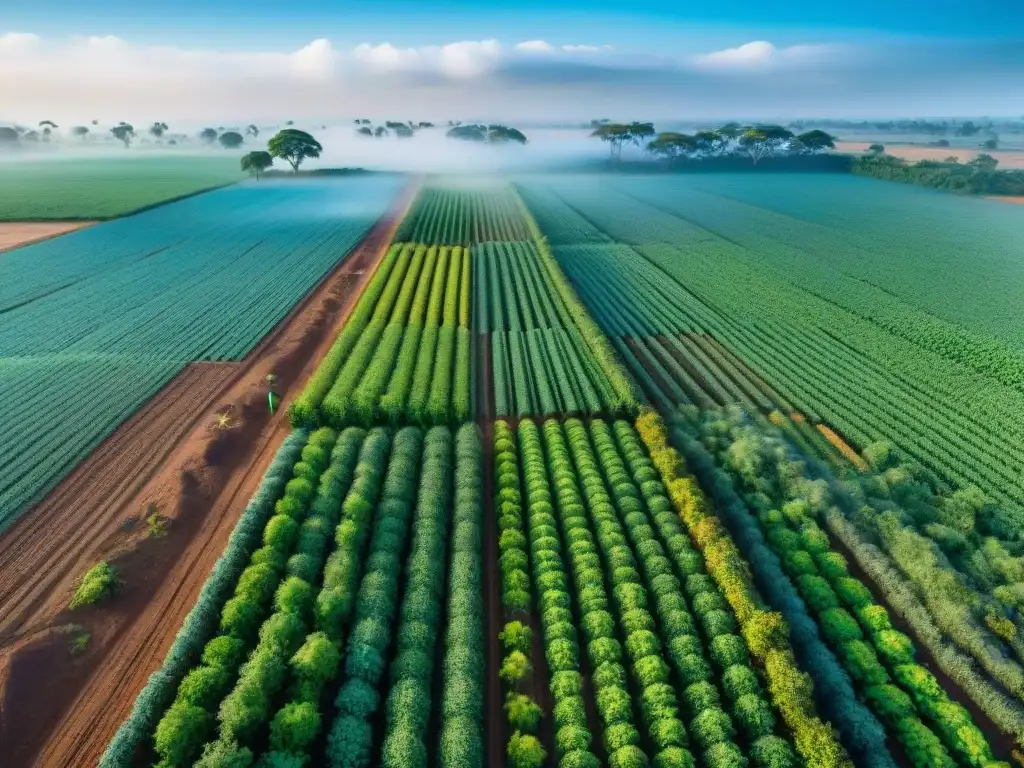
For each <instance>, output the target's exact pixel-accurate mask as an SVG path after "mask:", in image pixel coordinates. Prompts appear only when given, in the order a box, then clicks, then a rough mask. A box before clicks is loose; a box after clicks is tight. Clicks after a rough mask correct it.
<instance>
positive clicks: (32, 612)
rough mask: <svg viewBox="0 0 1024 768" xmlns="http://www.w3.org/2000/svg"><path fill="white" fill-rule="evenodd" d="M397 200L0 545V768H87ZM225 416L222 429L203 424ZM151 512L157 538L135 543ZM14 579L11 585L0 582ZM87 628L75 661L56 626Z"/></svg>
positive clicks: (330, 336) (341, 315) (356, 287)
mask: <svg viewBox="0 0 1024 768" xmlns="http://www.w3.org/2000/svg"><path fill="white" fill-rule="evenodd" d="M411 194H412V190H411V189H410V190H407V192H406V193H405V194H403V195H402V196H401V197H400V199H399V200H398V201H397V202H396V204H395V206H394V207H393V208H392V211H391V212H390V213H389V214H388V215H387V216H385V217H384V218H383V219H382V220H381V221H380V222H379V223H378V224H377V225H376V226H375V227H374V229H372V230H371V231H370V233H369V234H368V236H367V238H366V239H365V240H364V241H363V243H362V244H361V245H360V246H359V247H358V249H357V250H356V252H354V253H353V254H352V255H351V256H350V257H349V258H348V259H346V261H345V262H344V263H343V264H342V265H341V266H339V267H338V268H336V269H335V270H334V271H333V272H332V273H330V274H329V275H328V276H327V277H326V278H325V279H324V280H323V281H322V282H321V283H320V284H319V285H318V286H317V287H316V288H315V289H314V290H313V291H312V292H311V293H310V294H309V295H307V297H306V298H305V299H304V300H303V301H302V302H300V303H299V304H298V305H297V306H296V307H295V309H293V310H292V312H291V313H290V314H289V316H288V317H286V318H285V320H284V321H283V322H282V323H281V324H280V325H279V326H278V327H277V328H276V329H275V330H274V331H273V332H272V333H271V334H270V336H268V337H267V338H266V339H265V340H264V341H263V342H262V343H261V344H260V345H259V346H258V347H257V348H256V349H255V350H254V351H253V352H252V354H250V355H249V357H247V358H246V359H245V360H244V361H242V362H241V363H230V364H219V365H211V364H198V365H196V364H194V365H192V366H189V368H187V369H186V370H185V371H184V372H183V373H182V374H180V375H179V376H178V377H176V378H175V379H174V380H173V381H172V382H171V383H170V384H169V385H168V386H167V387H166V388H165V389H164V390H162V391H161V393H159V394H158V395H157V396H156V398H154V399H153V400H152V401H151V402H150V403H149V404H148V405H147V406H146V407H145V408H144V409H143V410H142V411H140V412H139V413H138V414H137V415H136V416H135V417H133V418H132V419H130V420H129V421H128V422H126V423H125V424H124V425H122V427H120V428H119V429H118V430H117V431H115V433H114V434H113V435H111V437H110V438H108V439H107V440H106V441H105V442H104V443H103V444H102V445H101V446H100V447H99V448H98V449H97V450H96V451H95V452H94V453H93V454H92V455H91V456H90V457H89V458H88V459H87V460H86V461H85V462H84V463H83V464H82V465H81V466H79V468H77V469H76V470H75V471H74V472H73V473H72V474H71V475H69V476H68V477H67V478H66V479H65V480H64V481H63V482H62V483H61V484H60V485H59V486H58V487H57V488H56V489H55V490H54V491H53V492H52V493H51V494H50V495H49V496H48V497H47V498H46V499H45V500H44V501H43V502H41V503H40V504H39V505H37V506H36V507H35V508H34V509H32V510H30V511H29V512H27V513H26V514H25V515H23V516H22V517H21V518H20V519H19V521H18V523H17V524H16V525H15V526H13V527H12V529H11V530H9V531H8V532H7V533H5V534H4V536H3V538H2V539H0V569H2V577H0V754H3V755H4V761H3V762H4V764H5V765H12V766H28V765H39V766H54V767H55V768H56V767H57V766H60V768H65V766H79V765H82V766H85V765H95V763H96V761H97V760H98V758H99V756H100V754H101V753H102V751H103V749H104V748H105V747H106V744H107V742H108V741H109V740H110V738H111V737H112V736H113V733H114V731H115V730H116V729H117V727H118V726H119V725H120V724H121V722H122V721H123V720H124V718H125V717H126V716H127V715H128V713H129V711H130V710H131V707H132V704H133V703H134V699H135V696H136V695H137V694H138V692H139V690H141V688H142V686H143V685H144V684H145V682H146V680H147V679H148V678H149V676H150V674H152V672H153V671H155V670H156V669H157V667H158V666H159V665H160V663H161V662H162V660H163V657H164V655H165V654H166V652H167V649H168V647H169V646H170V643H171V641H172V640H173V638H174V635H175V634H176V632H177V630H178V627H179V626H180V625H181V622H182V619H183V618H184V617H185V615H186V614H187V613H188V611H189V610H191V607H192V605H193V603H194V602H195V598H196V596H197V594H198V592H199V590H200V589H201V588H202V585H203V583H204V581H205V580H206V577H207V575H208V573H209V571H210V569H211V567H212V566H213V564H214V562H215V561H216V559H217V557H218V556H219V555H220V553H221V551H222V550H223V547H224V543H225V541H226V539H227V537H228V536H229V535H230V532H231V530H232V529H233V528H234V524H235V521H236V520H237V519H238V516H239V515H240V514H241V512H242V510H243V509H244V508H245V505H246V504H247V503H248V500H249V497H250V496H251V495H252V493H253V491H254V490H255V489H256V487H257V486H258V484H259V481H260V478H261V477H262V474H263V472H264V471H265V469H266V467H267V465H269V463H270V461H271V460H272V458H273V455H274V453H275V452H276V451H277V448H278V447H279V446H280V444H281V442H282V441H283V440H284V438H285V436H286V435H287V434H288V432H289V429H290V427H289V425H288V423H287V419H286V417H285V416H284V414H283V413H282V412H278V413H276V414H275V415H274V416H270V414H269V413H268V410H267V406H266V392H267V381H266V376H267V374H269V373H273V374H274V376H275V377H276V379H275V381H274V384H273V389H274V390H275V391H276V392H278V393H280V394H281V395H282V397H283V400H284V403H285V404H287V402H288V400H289V399H290V396H292V395H295V394H297V391H298V390H299V389H300V388H301V386H302V385H303V384H304V383H305V381H306V379H307V378H308V377H309V375H310V374H311V373H312V372H313V370H314V369H315V367H316V365H317V363H318V361H319V360H320V358H321V357H322V356H323V355H324V354H325V353H326V351H327V349H328V348H329V347H330V345H331V343H332V342H333V340H334V338H335V336H336V335H337V332H338V330H340V328H341V326H342V325H343V323H344V321H345V319H346V317H347V316H348V313H349V312H350V311H351V308H352V307H353V306H354V305H355V302H356V299H357V298H358V295H359V293H360V292H361V291H362V288H363V287H364V286H365V284H366V282H367V281H368V279H369V277H370V275H371V274H372V273H373V270H374V269H375V268H376V266H377V264H378V263H379V261H380V258H381V256H382V255H383V253H384V251H385V249H386V247H387V245H388V243H389V242H390V240H391V238H392V236H393V234H394V232H395V229H396V228H397V226H398V223H399V221H400V220H401V216H402V214H403V213H404V211H405V209H406V207H407V205H408V202H409V200H410V199H411ZM219 414H226V415H227V416H228V423H227V426H226V428H217V427H215V424H216V422H217V417H218V415H219ZM150 504H156V505H157V508H158V509H159V511H160V514H161V515H164V516H166V517H167V518H168V520H169V524H168V527H167V533H166V535H165V536H163V537H160V538H156V539H153V538H148V537H147V536H146V525H145V524H144V523H141V519H140V518H141V514H142V513H143V512H144V511H145V510H146V509H147V507H148V506H149V505H150ZM100 559H108V560H110V561H111V562H112V564H114V565H115V567H116V568H117V569H118V574H119V576H120V578H121V579H122V580H123V582H124V586H123V589H122V592H121V594H119V595H118V596H117V598H116V599H114V600H112V601H110V602H108V603H106V604H101V605H99V606H93V607H90V608H86V609H82V610H79V611H75V612H73V613H72V612H68V611H65V610H63V606H65V605H66V604H67V601H68V599H69V596H70V592H71V590H72V588H73V585H74V582H75V581H76V580H77V579H78V577H79V576H80V575H81V573H82V571H83V570H84V568H85V567H87V566H88V565H90V564H92V563H93V562H96V561H98V560H100ZM12 574H13V575H12ZM70 622H74V623H76V624H78V625H80V626H81V627H83V628H84V629H85V630H87V631H89V632H90V633H91V635H92V639H91V641H90V644H89V648H88V650H87V651H86V652H85V653H84V654H82V655H80V656H77V657H74V656H72V655H71V654H70V653H69V650H68V637H67V636H65V635H59V634H56V632H55V628H58V627H61V626H63V625H66V624H68V623H70Z"/></svg>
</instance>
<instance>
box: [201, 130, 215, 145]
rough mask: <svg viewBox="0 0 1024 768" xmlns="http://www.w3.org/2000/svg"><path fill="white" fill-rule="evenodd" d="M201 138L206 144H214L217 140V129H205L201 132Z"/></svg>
mask: <svg viewBox="0 0 1024 768" xmlns="http://www.w3.org/2000/svg"><path fill="white" fill-rule="evenodd" d="M199 138H200V139H201V140H202V141H203V142H205V143H206V144H213V142H215V141H216V140H217V129H216V128H203V130H201V131H200V132H199Z"/></svg>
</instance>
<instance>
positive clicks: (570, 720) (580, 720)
mask: <svg viewBox="0 0 1024 768" xmlns="http://www.w3.org/2000/svg"><path fill="white" fill-rule="evenodd" d="M551 716H552V718H554V721H555V727H556V728H559V729H561V728H564V727H565V726H567V725H578V726H579V727H581V728H586V726H587V714H586V708H585V706H584V704H583V697H582V696H568V697H566V698H564V699H562V700H561V701H559V702H558V703H557V704H555V706H554V707H553V708H552V710H551Z"/></svg>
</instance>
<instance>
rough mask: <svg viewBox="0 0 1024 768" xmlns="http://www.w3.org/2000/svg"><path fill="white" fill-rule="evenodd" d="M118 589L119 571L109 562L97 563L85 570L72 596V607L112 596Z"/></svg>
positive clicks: (89, 603) (78, 606) (90, 603)
mask: <svg viewBox="0 0 1024 768" xmlns="http://www.w3.org/2000/svg"><path fill="white" fill-rule="evenodd" d="M116 589H117V573H116V572H115V571H114V569H113V567H111V565H110V564H109V563H107V562H99V563H96V565H94V566H93V567H92V568H90V569H89V570H88V571H86V572H85V575H84V576H83V577H82V581H81V582H80V583H79V584H78V588H77V589H76V590H75V594H74V596H73V597H72V598H71V603H70V605H69V607H70V608H72V609H74V608H80V607H81V606H83V605H92V604H93V603H97V602H99V601H100V600H103V599H104V598H107V597H110V595H112V594H114V591H115V590H116Z"/></svg>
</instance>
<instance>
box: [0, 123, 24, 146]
mask: <svg viewBox="0 0 1024 768" xmlns="http://www.w3.org/2000/svg"><path fill="white" fill-rule="evenodd" d="M19 141H21V137H20V136H19V135H18V132H17V131H16V130H14V129H13V128H3V127H0V147H14V146H17V145H18V142H19Z"/></svg>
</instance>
